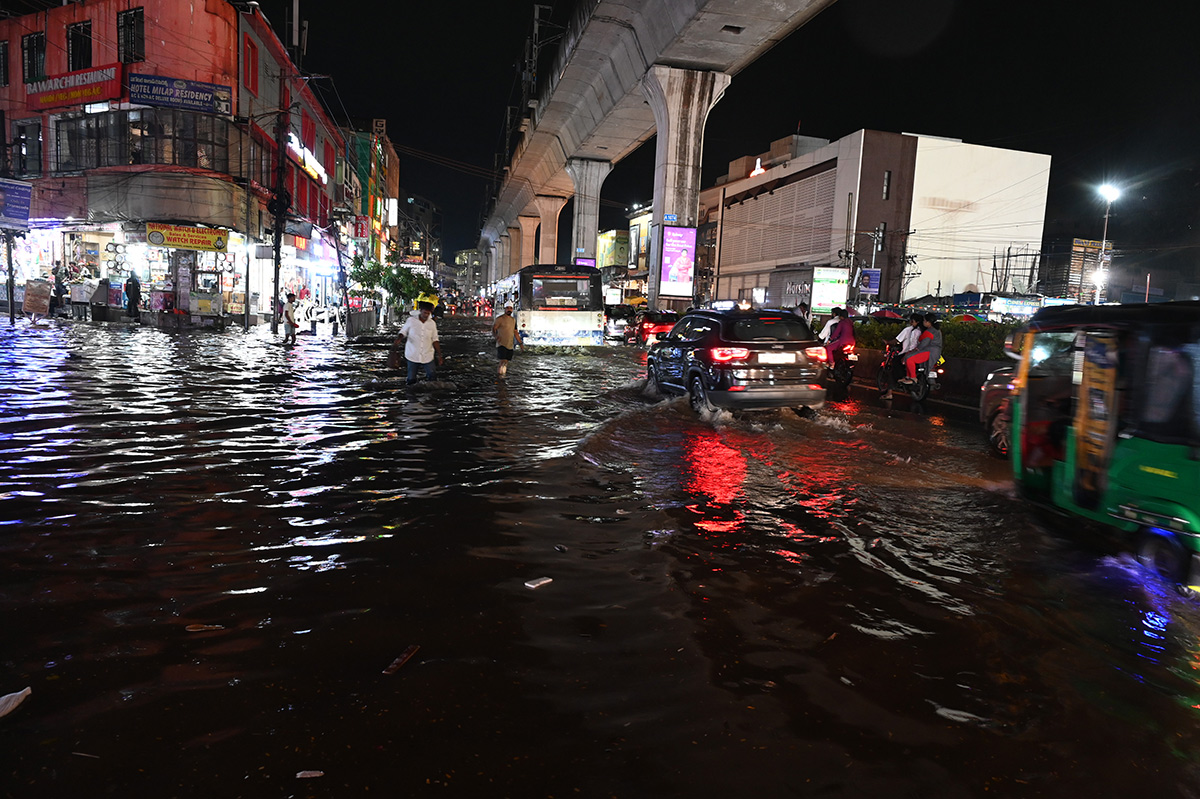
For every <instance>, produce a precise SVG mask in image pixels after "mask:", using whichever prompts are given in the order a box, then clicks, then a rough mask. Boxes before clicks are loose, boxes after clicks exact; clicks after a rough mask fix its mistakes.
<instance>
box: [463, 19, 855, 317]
mask: <svg viewBox="0 0 1200 799" xmlns="http://www.w3.org/2000/svg"><path fill="white" fill-rule="evenodd" d="M834 2H835V0H625V2H619V1H618V0H596V1H595V2H593V3H591V4H589V5H588V6H587V7H585V8H584V9H582V10H581V11H580V12H579V13H578V14H577V15H576V17H575V18H574V19H573V20H572V22H571V24H570V25H569V26H568V29H567V31H566V33H565V34H564V36H563V43H562V46H561V48H560V50H559V53H558V56H557V60H556V62H555V66H554V69H552V70H550V71H549V76H550V77H549V79H548V80H547V82H546V83H545V84H544V85H543V86H542V87H541V91H540V94H539V97H538V99H537V100H536V101H531V103H530V105H531V108H530V109H529V110H530V114H529V116H528V118H527V119H526V120H525V121H524V125H523V128H522V135H521V139H520V141H519V143H518V144H517V145H516V148H515V153H514V155H513V157H512V161H511V163H510V164H509V165H508V168H507V170H506V175H505V179H504V182H503V184H502V186H501V188H500V191H499V193H498V195H497V199H496V201H495V204H494V205H493V206H492V208H491V211H490V213H489V215H488V218H487V219H486V221H485V222H484V225H483V229H482V231H481V233H480V242H479V249H480V251H481V252H484V253H487V259H488V262H487V280H488V282H492V281H495V280H498V279H499V278H501V277H504V276H505V275H509V274H512V273H513V272H515V271H516V270H517V269H519V268H521V267H523V266H528V265H530V264H533V263H554V262H555V260H556V252H557V248H558V216H559V213H560V212H561V211H562V208H563V206H564V205H566V202H567V200H568V199H570V198H571V197H574V198H575V214H574V223H573V227H572V252H573V253H575V254H577V255H580V256H584V257H589V258H591V257H595V255H596V239H597V235H598V232H599V231H598V227H599V217H600V189H601V186H602V185H603V183H604V178H605V177H606V176H607V175H608V173H609V172H610V171H611V170H612V167H613V165H614V164H616V163H617V162H619V161H620V160H621V159H622V158H625V157H626V156H628V155H629V154H630V153H632V152H634V151H635V150H636V149H637V148H638V147H640V146H641V145H642V144H643V143H644V142H645V141H646V140H647V139H649V138H650V137H651V136H653V135H655V134H656V133H657V134H658V140H657V150H656V152H655V163H654V202H653V217H652V221H651V229H650V231H651V235H650V242H651V243H650V261H649V262H650V263H652V264H653V263H657V262H658V258H659V249H660V248H661V246H662V242H661V238H662V226H663V220H664V217H669V218H672V219H673V221H672V224H675V225H681V226H687V227H695V226H696V224H697V221H698V219H697V217H698V214H699V196H700V166H701V154H702V152H703V145H704V125H705V122H706V121H707V119H708V114H709V112H710V111H711V110H712V108H713V106H715V105H716V103H717V101H718V100H720V99H721V95H722V94H723V93H724V91H725V89H726V87H728V86H729V83H730V81H731V80H732V78H733V76H734V75H736V74H737V73H738V72H740V71H741V70H743V69H744V68H745V67H747V66H748V65H750V64H751V63H753V62H754V60H755V59H757V58H758V57H759V56H761V55H762V54H763V53H765V52H767V51H768V50H770V49H771V48H772V47H773V46H775V45H776V44H778V43H779V42H780V41H782V40H783V39H784V38H786V37H787V36H788V35H789V34H791V33H792V32H794V31H795V30H796V29H797V28H799V27H800V26H801V25H803V24H804V23H806V22H808V21H809V20H811V19H812V18H813V17H815V16H816V15H817V14H818V13H820V12H821V11H822V10H824V9H825V8H827V7H829V6H830V5H832V4H833V3H834ZM539 226H540V227H541V231H542V233H541V240H540V248H538V249H540V252H537V253H535V252H534V249H535V247H534V243H535V241H536V236H537V231H538V228H539ZM650 275H651V278H650V285H649V290H648V295H649V296H648V297H647V300H649V302H650V304H651V307H653V306H654V305H656V304H657V299H658V275H657V274H656V270H654V269H651V270H650Z"/></svg>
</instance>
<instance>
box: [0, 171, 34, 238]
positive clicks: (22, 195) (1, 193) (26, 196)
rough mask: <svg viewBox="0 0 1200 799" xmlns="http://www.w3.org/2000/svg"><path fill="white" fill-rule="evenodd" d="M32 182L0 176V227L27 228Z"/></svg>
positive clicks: (7, 228)
mask: <svg viewBox="0 0 1200 799" xmlns="http://www.w3.org/2000/svg"><path fill="white" fill-rule="evenodd" d="M32 195H33V184H31V183H23V182H21V181H19V180H8V179H7V178H0V229H5V230H29V200H30V198H31V197H32Z"/></svg>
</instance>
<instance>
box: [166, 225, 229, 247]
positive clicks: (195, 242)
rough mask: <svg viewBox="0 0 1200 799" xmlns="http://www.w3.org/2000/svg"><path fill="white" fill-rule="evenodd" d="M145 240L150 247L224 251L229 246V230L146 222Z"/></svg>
mask: <svg viewBox="0 0 1200 799" xmlns="http://www.w3.org/2000/svg"><path fill="white" fill-rule="evenodd" d="M146 242H147V243H148V244H150V246H152V247H171V248H173V249H176V250H206V251H209V252H225V250H226V248H227V247H228V246H229V231H228V230H222V229H220V228H208V227H191V226H189V225H167V224H164V223H161V222H147V223H146Z"/></svg>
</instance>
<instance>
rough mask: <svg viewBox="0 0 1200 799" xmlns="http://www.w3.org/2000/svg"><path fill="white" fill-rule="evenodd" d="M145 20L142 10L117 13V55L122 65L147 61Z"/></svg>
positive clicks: (133, 9)
mask: <svg viewBox="0 0 1200 799" xmlns="http://www.w3.org/2000/svg"><path fill="white" fill-rule="evenodd" d="M145 20H146V17H145V14H144V10H143V9H141V8H131V9H129V10H128V11H119V12H117V55H118V56H119V57H120V60H121V63H122V64H132V63H133V62H135V61H145V60H146V22H145Z"/></svg>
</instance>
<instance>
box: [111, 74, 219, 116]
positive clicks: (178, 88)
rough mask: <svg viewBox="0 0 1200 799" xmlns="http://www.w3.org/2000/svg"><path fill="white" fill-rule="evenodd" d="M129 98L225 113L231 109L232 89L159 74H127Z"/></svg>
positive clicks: (136, 100)
mask: <svg viewBox="0 0 1200 799" xmlns="http://www.w3.org/2000/svg"><path fill="white" fill-rule="evenodd" d="M129 102H131V103H144V104H145V105H158V106H165V107H167V108H182V109H185V110H187V111H200V112H202V113H206V114H224V115H229V114H232V113H233V89H231V88H230V87H229V86H222V85H220V84H218V83H202V82H201V81H198V80H183V79H181V78H167V77H164V76H162V75H130V76H129Z"/></svg>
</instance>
